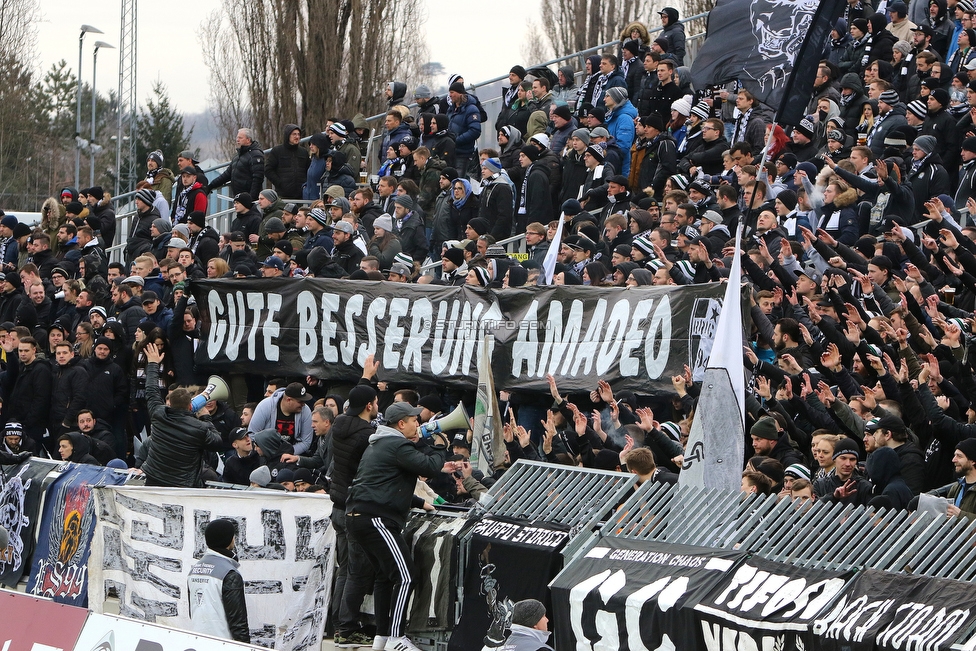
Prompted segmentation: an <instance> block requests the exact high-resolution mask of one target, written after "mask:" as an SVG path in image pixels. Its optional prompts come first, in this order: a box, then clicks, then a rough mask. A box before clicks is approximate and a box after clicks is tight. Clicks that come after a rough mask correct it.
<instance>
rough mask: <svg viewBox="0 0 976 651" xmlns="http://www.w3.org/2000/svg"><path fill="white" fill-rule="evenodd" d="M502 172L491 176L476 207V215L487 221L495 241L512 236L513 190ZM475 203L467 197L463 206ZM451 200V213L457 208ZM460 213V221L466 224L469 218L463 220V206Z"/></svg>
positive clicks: (490, 233)
mask: <svg viewBox="0 0 976 651" xmlns="http://www.w3.org/2000/svg"><path fill="white" fill-rule="evenodd" d="M502 174H503V172H499V174H498V175H497V176H493V177H492V178H491V179H490V181H489V183H488V185H486V186H485V187H484V189H483V190H482V191H481V201H480V204H479V208H478V217H481V218H482V219H485V220H487V221H488V224H489V226H490V227H491V230H489V231H488V234H489V235H491V236H492V237H494V238H495V241H496V242H497V241H500V240H504V239H506V238H509V237H511V236H512V215H513V212H514V208H515V192H514V190H513V189H512V186H511V185H510V184H509V183H508V182H506V181H505V179H504V178H502ZM469 203H470V204H474V203H476V202H475V201H474V197H468V200H467V201H466V202H465V205H464V207H467V205H468V204H469ZM453 204H455V202H454V201H452V209H451V214H452V215H453V214H454V212H455V210H457V207H456V205H453ZM459 213H460V215H461V216H460V218H459V219H460V221H462V222H463V223H464V224H467V223H468V221H470V219H468V220H465V218H464V216H463V208H462V210H461V211H459Z"/></svg>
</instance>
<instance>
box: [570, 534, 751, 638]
mask: <svg viewBox="0 0 976 651" xmlns="http://www.w3.org/2000/svg"><path fill="white" fill-rule="evenodd" d="M744 557H745V554H743V553H742V552H736V551H729V550H724V549H707V548H704V547H690V546H686V545H672V544H667V543H652V542H646V541H642V540H627V539H622V538H605V539H603V540H601V541H600V543H599V544H598V545H597V546H596V547H594V548H592V549H591V550H590V551H589V552H587V553H586V554H584V555H583V556H580V557H578V558H576V559H574V560H573V562H572V563H570V564H569V565H568V566H566V569H564V570H563V571H562V572H560V573H559V576H557V577H556V579H555V581H553V582H552V585H551V588H552V601H553V604H552V607H553V608H552V612H553V621H554V623H555V636H556V644H555V647H556V648H557V649H574V648H576V649H579V648H590V647H591V646H592V645H594V644H596V643H597V642H599V645H600V648H605V649H620V650H621V651H644V650H645V649H676V648H678V649H689V650H690V649H692V648H694V649H698V648H700V647H691V646H690V645H689V641H691V640H694V639H696V637H698V636H697V635H696V622H695V617H694V611H693V610H692V609H691V606H694V605H695V604H697V603H698V601H699V600H700V599H701V598H702V597H704V596H705V595H707V594H709V593H710V592H711V591H712V590H713V589H714V588H715V587H716V586H717V585H718V584H719V582H720V581H721V580H722V579H723V577H724V576H725V574H726V572H728V571H730V570H732V569H733V568H734V567H735V565H736V564H737V563H738V562H739V561H740V560H742V559H743V558H744Z"/></svg>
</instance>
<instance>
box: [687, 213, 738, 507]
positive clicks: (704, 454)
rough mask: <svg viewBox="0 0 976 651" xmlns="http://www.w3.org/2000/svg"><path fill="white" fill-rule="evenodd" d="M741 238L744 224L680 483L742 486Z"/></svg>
mask: <svg viewBox="0 0 976 651" xmlns="http://www.w3.org/2000/svg"><path fill="white" fill-rule="evenodd" d="M741 242H742V226H741V225H740V226H739V228H738V230H737V231H736V234H735V255H734V256H733V258H732V269H731V271H730V272H729V282H728V284H727V285H726V287H725V300H724V302H723V303H722V312H721V313H720V314H719V317H718V325H717V327H716V329H715V341H714V342H713V343H712V351H711V353H710V354H709V357H708V365H707V366H706V368H705V377H704V379H703V380H702V389H701V394H700V396H699V398H698V407H697V408H696V409H695V420H694V422H693V423H692V425H691V432H690V434H689V435H688V445H687V446H686V447H685V461H684V465H683V466H682V468H681V473H680V474H679V475H678V483H679V484H680V485H681V486H696V487H699V488H721V489H725V490H732V491H738V490H739V488H740V486H741V485H742V460H743V456H744V455H745V405H746V397H745V375H744V373H743V370H742V304H741V291H742V271H741V267H740V262H739V257H740V255H741V253H740V247H741Z"/></svg>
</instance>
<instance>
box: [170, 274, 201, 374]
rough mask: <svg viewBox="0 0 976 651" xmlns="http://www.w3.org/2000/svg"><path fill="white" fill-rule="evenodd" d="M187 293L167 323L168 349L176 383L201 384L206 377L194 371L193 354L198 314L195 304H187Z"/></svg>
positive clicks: (198, 335)
mask: <svg viewBox="0 0 976 651" xmlns="http://www.w3.org/2000/svg"><path fill="white" fill-rule="evenodd" d="M188 300H189V293H188V292H187V293H184V294H183V296H182V297H180V300H179V301H177V302H176V307H175V308H174V309H173V319H172V321H170V323H169V332H168V333H167V336H168V337H169V349H170V352H171V354H172V357H173V360H172V365H173V372H174V373H175V375H176V377H175V378H174V380H175V383H176V384H180V385H182V386H189V385H191V384H202V383H203V380H205V379H206V378H205V377H204V376H203V375H202V374H200V373H197V371H196V364H194V362H193V355H194V352H196V341H197V340H198V339H200V327H199V325H198V324H197V317H198V316H199V315H200V311H199V308H197V306H196V305H189V306H188V305H187V301H188Z"/></svg>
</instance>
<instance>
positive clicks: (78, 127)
mask: <svg viewBox="0 0 976 651" xmlns="http://www.w3.org/2000/svg"><path fill="white" fill-rule="evenodd" d="M84 42H85V28H84V27H82V28H81V36H79V37H78V86H77V88H76V91H75V95H76V100H77V106H76V107H75V187H76V188H77V187H78V179H79V178H80V176H81V147H79V146H78V138H80V137H81V46H82V45H83V44H84Z"/></svg>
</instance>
